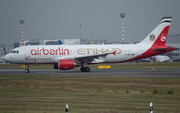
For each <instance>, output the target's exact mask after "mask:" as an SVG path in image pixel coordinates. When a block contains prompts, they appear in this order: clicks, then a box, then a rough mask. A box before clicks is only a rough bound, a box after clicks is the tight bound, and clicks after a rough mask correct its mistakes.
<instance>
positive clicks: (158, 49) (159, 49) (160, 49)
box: [152, 47, 174, 51]
mask: <svg viewBox="0 0 180 113" xmlns="http://www.w3.org/2000/svg"><path fill="white" fill-rule="evenodd" d="M173 48H174V47H165V48H157V49H152V50H153V51H162V50H166V49H173Z"/></svg>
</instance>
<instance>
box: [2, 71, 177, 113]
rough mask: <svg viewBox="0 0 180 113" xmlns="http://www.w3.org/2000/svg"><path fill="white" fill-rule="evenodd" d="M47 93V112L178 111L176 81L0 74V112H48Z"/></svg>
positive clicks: (118, 112)
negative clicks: (155, 91)
mask: <svg viewBox="0 0 180 113" xmlns="http://www.w3.org/2000/svg"><path fill="white" fill-rule="evenodd" d="M17 83H18V86H17ZM27 83H28V86H27ZM6 84H7V86H6ZM127 89H128V91H129V92H128V93H126V91H127ZM141 90H143V93H141ZM154 90H157V93H156V94H153V92H154ZM48 91H50V97H51V100H50V103H51V104H50V106H51V109H50V111H51V113H64V112H65V104H68V105H69V113H145V112H149V103H150V102H153V105H154V106H153V109H154V112H156V113H178V112H179V111H180V107H179V106H180V79H166V78H135V77H87V76H86V77H85V76H73V77H69V76H68V77H67V76H55V75H27V74H25V75H0V113H32V112H33V113H45V112H46V113H48ZM170 91H173V93H169V92H170Z"/></svg>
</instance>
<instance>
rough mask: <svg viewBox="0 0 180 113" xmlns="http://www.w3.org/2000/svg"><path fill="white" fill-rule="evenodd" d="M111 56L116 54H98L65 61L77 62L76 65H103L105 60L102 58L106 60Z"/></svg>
mask: <svg viewBox="0 0 180 113" xmlns="http://www.w3.org/2000/svg"><path fill="white" fill-rule="evenodd" d="M109 54H114V52H113V53H104V54H96V55H83V56H74V57H66V58H65V59H72V60H75V61H76V63H92V62H93V61H95V62H98V63H102V62H104V60H102V59H101V58H105V57H106V56H107V55H109Z"/></svg>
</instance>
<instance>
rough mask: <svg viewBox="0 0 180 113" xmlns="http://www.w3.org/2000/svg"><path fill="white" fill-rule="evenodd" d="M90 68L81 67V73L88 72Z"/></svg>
mask: <svg viewBox="0 0 180 113" xmlns="http://www.w3.org/2000/svg"><path fill="white" fill-rule="evenodd" d="M90 70H91V69H90V68H89V67H83V66H82V67H81V72H90Z"/></svg>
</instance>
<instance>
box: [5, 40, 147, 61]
mask: <svg viewBox="0 0 180 113" xmlns="http://www.w3.org/2000/svg"><path fill="white" fill-rule="evenodd" d="M142 47H143V48H142ZM149 47H150V46H149ZM149 47H148V46H147V45H139V44H123V45H49V46H47V45H40V46H22V47H18V48H15V49H14V51H18V53H16V52H15V53H9V54H8V55H6V59H9V62H12V63H25V64H27V63H28V64H36V63H39V64H48V63H49V64H53V63H57V61H58V60H59V59H71V58H76V57H79V56H86V55H87V56H89V55H96V54H104V53H112V52H114V51H116V53H115V55H113V54H109V55H107V56H106V57H102V58H101V60H98V59H97V60H96V59H95V60H94V61H93V62H92V63H109V62H112V63H115V62H124V61H127V60H130V59H132V58H135V57H137V56H138V55H141V54H142V53H143V52H145V51H146V50H148V49H149ZM7 57H8V58H7Z"/></svg>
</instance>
